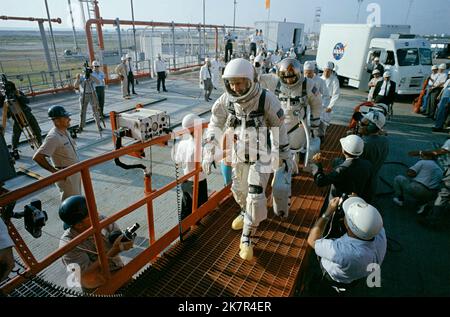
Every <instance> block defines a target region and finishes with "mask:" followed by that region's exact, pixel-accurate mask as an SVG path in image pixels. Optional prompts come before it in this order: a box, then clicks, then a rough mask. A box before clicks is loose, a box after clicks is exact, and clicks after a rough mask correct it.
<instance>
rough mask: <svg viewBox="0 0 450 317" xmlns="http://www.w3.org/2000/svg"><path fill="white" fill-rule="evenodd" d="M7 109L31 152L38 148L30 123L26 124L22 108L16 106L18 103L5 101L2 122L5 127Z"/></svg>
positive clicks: (26, 120)
mask: <svg viewBox="0 0 450 317" xmlns="http://www.w3.org/2000/svg"><path fill="white" fill-rule="evenodd" d="M8 109H9V111H10V112H11V115H12V117H13V119H14V120H15V121H16V122H17V123H18V124H19V127H20V129H21V130H22V132H23V134H24V135H25V138H26V139H27V141H28V143H29V144H30V146H31V148H32V149H33V150H34V149H37V148H39V146H40V144H39V142H38V140H37V136H36V135H34V131H33V130H32V129H31V127H30V123H29V122H28V119H27V117H26V116H25V114H24V113H23V111H22V108H21V107H20V105H19V104H18V101H14V102H11V101H5V102H4V104H3V118H2V122H3V123H4V124H5V125H6V118H7V112H8ZM4 128H5V126H4Z"/></svg>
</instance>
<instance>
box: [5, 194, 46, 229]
mask: <svg viewBox="0 0 450 317" xmlns="http://www.w3.org/2000/svg"><path fill="white" fill-rule="evenodd" d="M14 205H15V203H11V204H9V205H8V206H6V207H5V208H4V209H3V210H2V218H3V219H5V220H7V219H10V218H15V219H21V218H24V223H25V229H26V230H27V231H28V232H29V233H30V234H31V235H32V236H33V237H34V238H39V237H40V236H41V235H42V227H44V226H45V223H46V222H47V220H48V216H47V212H46V211H45V210H42V203H41V201H40V200H37V199H36V200H32V201H31V202H30V204H28V205H26V206H25V207H24V208H23V211H22V212H14Z"/></svg>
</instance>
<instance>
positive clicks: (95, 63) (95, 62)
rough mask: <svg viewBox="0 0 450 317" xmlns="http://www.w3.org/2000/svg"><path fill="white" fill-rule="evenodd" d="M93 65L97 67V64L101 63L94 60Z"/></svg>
mask: <svg viewBox="0 0 450 317" xmlns="http://www.w3.org/2000/svg"><path fill="white" fill-rule="evenodd" d="M92 66H94V67H95V66H100V63H99V62H98V61H93V62H92Z"/></svg>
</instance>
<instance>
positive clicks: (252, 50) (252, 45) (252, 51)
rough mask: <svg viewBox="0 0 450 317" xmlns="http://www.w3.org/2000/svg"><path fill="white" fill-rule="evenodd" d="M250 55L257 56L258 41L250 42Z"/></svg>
mask: <svg viewBox="0 0 450 317" xmlns="http://www.w3.org/2000/svg"><path fill="white" fill-rule="evenodd" d="M250 55H253V56H254V57H256V43H250Z"/></svg>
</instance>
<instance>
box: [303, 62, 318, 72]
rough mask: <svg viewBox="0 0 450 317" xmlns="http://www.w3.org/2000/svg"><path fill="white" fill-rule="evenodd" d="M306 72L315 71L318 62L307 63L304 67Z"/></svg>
mask: <svg viewBox="0 0 450 317" xmlns="http://www.w3.org/2000/svg"><path fill="white" fill-rule="evenodd" d="M303 69H304V70H315V69H316V62H315V61H306V62H305V65H303Z"/></svg>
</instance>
